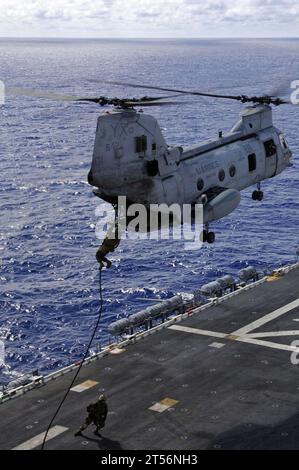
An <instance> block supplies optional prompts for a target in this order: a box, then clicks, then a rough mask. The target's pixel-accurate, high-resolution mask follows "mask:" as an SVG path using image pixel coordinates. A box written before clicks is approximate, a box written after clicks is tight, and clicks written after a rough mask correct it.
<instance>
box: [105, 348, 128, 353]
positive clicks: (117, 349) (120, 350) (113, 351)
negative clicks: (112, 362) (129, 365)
mask: <svg viewBox="0 0 299 470" xmlns="http://www.w3.org/2000/svg"><path fill="white" fill-rule="evenodd" d="M125 351H126V349H125V348H113V349H111V350H110V351H109V353H110V354H121V353H123V352H125Z"/></svg>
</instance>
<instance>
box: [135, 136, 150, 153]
mask: <svg viewBox="0 0 299 470" xmlns="http://www.w3.org/2000/svg"><path fill="white" fill-rule="evenodd" d="M146 150H147V136H146V135H141V136H138V137H135V152H136V153H142V152H145V151H146Z"/></svg>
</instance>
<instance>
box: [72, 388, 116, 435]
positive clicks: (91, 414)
mask: <svg viewBox="0 0 299 470" xmlns="http://www.w3.org/2000/svg"><path fill="white" fill-rule="evenodd" d="M86 409H87V413H88V416H87V418H86V419H85V422H84V423H83V424H81V426H80V428H79V430H78V431H77V432H76V433H75V436H80V434H81V433H82V431H84V429H86V428H87V427H88V426H89V425H90V424H92V423H93V424H94V425H95V426H96V429H95V431H94V434H96V435H97V436H100V435H101V434H100V430H101V429H102V428H103V427H104V426H105V421H106V417H107V413H108V406H107V403H106V397H105V395H100V397H99V399H98V400H97V401H96V402H95V403H90V405H88V407H87V408H86Z"/></svg>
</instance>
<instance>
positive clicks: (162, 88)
mask: <svg viewBox="0 0 299 470" xmlns="http://www.w3.org/2000/svg"><path fill="white" fill-rule="evenodd" d="M89 81H91V82H95V83H107V84H110V85H117V86H125V87H130V88H141V89H142V88H143V89H144V90H159V91H167V92H170V93H179V94H184V95H195V96H210V97H211V98H227V99H237V98H238V97H237V96H232V95H219V94H213V93H207V92H201V91H187V90H181V89H178V88H166V87H158V86H152V85H140V84H138V83H125V82H115V81H110V80H103V81H101V80H94V79H90V80H89Z"/></svg>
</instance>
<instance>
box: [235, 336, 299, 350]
mask: <svg viewBox="0 0 299 470" xmlns="http://www.w3.org/2000/svg"><path fill="white" fill-rule="evenodd" d="M235 341H240V342H241V343H249V344H256V345H257V346H265V347H267V348H272V349H281V350H283V351H290V352H293V351H296V352H298V353H299V348H297V347H296V346H289V345H287V344H281V343H273V342H272V341H263V340H261V339H255V338H248V337H247V336H240V337H239V338H236V340H235Z"/></svg>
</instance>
